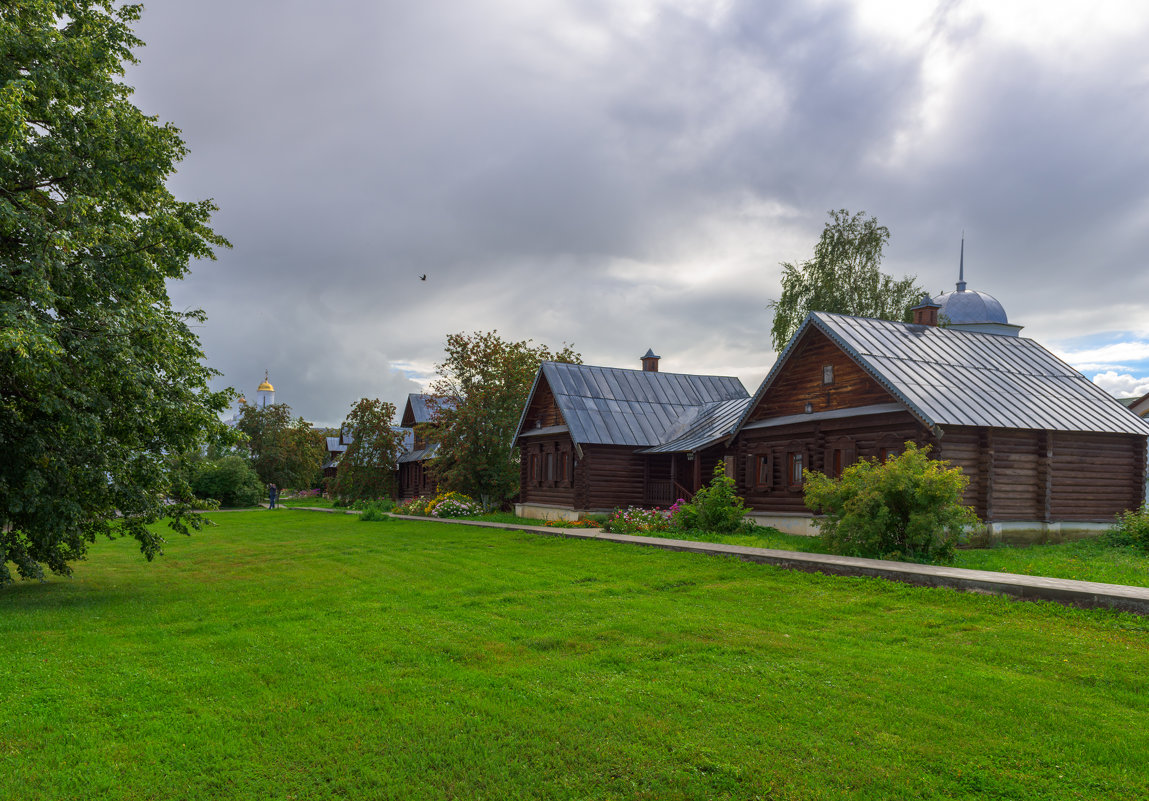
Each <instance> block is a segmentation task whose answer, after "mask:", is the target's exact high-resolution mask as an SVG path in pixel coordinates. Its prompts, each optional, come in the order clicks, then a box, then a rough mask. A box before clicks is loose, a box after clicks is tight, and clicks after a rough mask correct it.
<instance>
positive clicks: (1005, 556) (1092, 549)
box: [650, 527, 1149, 587]
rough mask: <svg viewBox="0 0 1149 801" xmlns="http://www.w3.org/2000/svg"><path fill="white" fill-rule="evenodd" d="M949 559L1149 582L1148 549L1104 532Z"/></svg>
mask: <svg viewBox="0 0 1149 801" xmlns="http://www.w3.org/2000/svg"><path fill="white" fill-rule="evenodd" d="M650 536H662V537H670V538H677V539H687V540H697V541H702V542H723V543H728V544H730V545H744V546H747V547H751V548H773V549H775V550H780V551H802V552H804V553H826V552H827V551H826V549H825V548H824V547H823V545H822V543H821V541H820V540H819V539H818V538H817V537H803V536H797V535H793V534H783V533H782V532H780V531H778V530H776V529H772V528H765V527H763V528H762V529H761V530H760V531H756V532H754V533H752V534H731V535H721V534H710V533H705V532H685V533H684V532H670V533H666V534H653V535H650ZM949 564H952V565H953V566H954V567H964V568H969V569H971V570H992V571H994V572H998V573H1020V574H1023V575H1028V576H1049V577H1051V578H1067V579H1077V580H1079V581H1098V582H1102V583H1104V584H1126V585H1129V586H1132V587H1149V553H1146V552H1145V551H1141V550H1138V549H1136V548H1130V547H1112V546H1110V545H1107V544H1106V542H1105V540H1104V538H1103V537H1093V538H1089V539H1084V540H1078V541H1075V542H1065V543H1059V544H1056V545H1030V546H1004V545H1003V546H997V547H993V548H960V549H958V551H957V553H956V555H955V557H954V561H953V562H951V563H949Z"/></svg>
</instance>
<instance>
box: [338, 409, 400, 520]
mask: <svg viewBox="0 0 1149 801" xmlns="http://www.w3.org/2000/svg"><path fill="white" fill-rule="evenodd" d="M343 428H344V430H346V431H349V432H351V443H350V444H349V445H348V446H347V450H346V451H344V452H343V456H342V457H340V459H339V470H338V471H337V472H336V473H335V484H334V490H335V494H336V495H338V496H339V497H340V498H344V499H346V500H351V501H358V500H375V499H377V498H389V497H391V495H392V494H393V493H394V491H395V464H396V461H397V460H398V459H399V454H400V453H401V452H402V450H403V432H402V430H400V429H397V428H396V427H395V404H393V403H387V402H386V401H381V400H378V399H375V400H371V399H368V398H361V399H359V400H358V401H356V402H355V403H354V404H353V405H352V406H351V413H350V414H348V415H347V419H346V420H344V421H343Z"/></svg>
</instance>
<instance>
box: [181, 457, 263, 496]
mask: <svg viewBox="0 0 1149 801" xmlns="http://www.w3.org/2000/svg"><path fill="white" fill-rule="evenodd" d="M192 492H194V493H195V495H196V497H197V498H204V499H211V500H214V501H218V502H219V504H220V505H221V506H255V505H256V504H257V503H259V501H260V499H262V498H263V497H264V487H263V482H261V481H260V480H259V475H258V474H257V473H256V472H255V470H254V469H252V466H251V464H250V463H249V462H248V461H247V459H245V458H243V457H242V456H237V455H235V454H232V455H230V456H223V457H220V458H219V459H211V460H207V461H204V462H200V463H199V464H198V465H196V467H195V471H194V473H193V475H192Z"/></svg>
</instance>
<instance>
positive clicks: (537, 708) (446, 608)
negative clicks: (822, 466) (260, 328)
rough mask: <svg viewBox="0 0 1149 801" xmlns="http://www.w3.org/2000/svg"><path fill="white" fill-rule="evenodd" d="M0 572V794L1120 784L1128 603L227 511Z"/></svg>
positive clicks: (1141, 746) (1135, 767)
mask: <svg viewBox="0 0 1149 801" xmlns="http://www.w3.org/2000/svg"><path fill="white" fill-rule="evenodd" d="M216 519H217V522H218V526H217V527H215V528H212V529H210V530H207V531H204V532H201V533H198V534H196V535H194V536H193V537H192V538H190V539H188V538H174V537H173V539H172V541H171V542H170V544H169V547H168V548H167V554H166V555H165V556H163V557H161V558H160V559H159V560H157V561H156V562H155V563H152V564H147V563H145V562H143V560H142V559H141V558H140V556H139V554H138V553H137V552H136V548H135V547H134V543H132V542H128V541H117V542H111V543H109V542H103V543H100V544H98V545H97V546H96V547H95V548H94V549H93V552H92V555H91V558H90V559H89V561H87V562H85V563H81V564H79V565H78V566H77V573H76V577H75V578H74V579H71V580H67V579H59V578H53V579H51V580H49V581H48V582H46V583H21V584H18V585H16V586H13V587H8V588H5V589H2V590H0V632H2V634H3V643H4V653H3V657H0V709H2V710H3V715H2V716H0V798H17V797H19V798H28V799H56V798H109V799H168V798H171V799H175V798H180V799H183V798H189V799H209V798H245V799H246V798H250V799H289V798H299V799H303V798H428V799H431V798H466V799H478V798H490V799H509V798H548V799H549V798H558V799H565V798H572V799H574V798H620V799H621V798H648V799H676V798H740V799H741V798H773V799H799V798H801V799H806V798H819V799H820V798H865V799H891V798H897V799H901V798H970V799H973V798H979V799H980V798H999V799H1005V798H1009V799H1072V798H1080V799H1122V800H1123V801H1124V800H1125V799H1133V798H1145V797H1149V765H1147V764H1146V754H1149V621H1147V620H1145V619H1142V618H1138V617H1134V616H1130V615H1122V614H1117V613H1111V612H1098V611H1082V610H1074V609H1066V608H1062V607H1058V606H1052V605H1044V604H1031V603H1017V602H1011V601H1008V600H1005V599H1001V598H996V597H986V596H978V595H964V594H959V593H956V592H952V591H947V590H931V589H924V588H914V587H908V586H904V585H899V584H892V583H887V582H882V581H878V580H870V579H842V578H831V577H826V576H820V575H807V574H802V573H790V572H785V571H782V570H779V569H776V568H772V567H768V566H762V565H753V564H748V563H743V562H738V561H734V560H727V559H719V558H713V557H703V556H698V555H692V554H681V553H672V552H665V551H660V550H656V549H649V548H638V547H633V546H624V545H615V544H611V543H605V542H595V541H573V540H566V539H562V538H552V537H544V536H537V535H527V534H522V533H516V532H507V531H499V530H488V529H477V528H474V527H467V526H450V525H443V524H437V523H431V522H427V523H424V522H406V521H391V522H380V523H366V522H360V521H358V520H357V519H356V518H354V517H350V516H343V515H326V514H304V513H299V512H290V511H286V510H285V511H282V512H268V511H256V512H249V513H245V512H234V513H228V514H220V515H218V516H217V518H216Z"/></svg>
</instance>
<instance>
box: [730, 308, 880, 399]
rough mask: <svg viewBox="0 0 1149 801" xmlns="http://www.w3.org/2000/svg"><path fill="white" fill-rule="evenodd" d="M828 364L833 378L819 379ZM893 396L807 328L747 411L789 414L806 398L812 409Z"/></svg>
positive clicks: (813, 330)
mask: <svg viewBox="0 0 1149 801" xmlns="http://www.w3.org/2000/svg"><path fill="white" fill-rule="evenodd" d="M825 365H832V366H833V368H834V381H833V383H831V384H823V383H822V368H823V367H824V366H825ZM892 400H894V398H893V396H891V395H890V393H889V392H887V391H886V390H885V389H884V388H883V387H882V386H881V385H880V384H879V383H878V382H877V381H875V380H874V379H872V378H870V376H869V374H868V373H866V371H865V370H863V369H862V368H861V367H859V366H858V365H857V364H856V363H855V362H854V360H853V359H851V358H850V357H849V356H847V355H846V354H845V353H844V352H843V351H842V350H841V349H840V348H839V347H838V346H837V345H835V344H834V343H833V342H832V341H831V340H830V339H829V338H828V337H827V336H826V335H825V334H823V333H822V332H821V331H819V330H818V329H817V328H809V329H808V330H807V331H806V333H805V334H804V335H803V338H802V340H801V341H800V342H799V343H798V345H797V348H796V349H795V351H794V352H793V353H792V354H791V355H790V358H789V360H788V361H787V363H786V365H785V366H784V367H783V368H782V371H781V372H780V373H779V374H778V375H777V376H775V378H774V381H773V383H772V384H771V385H770V390H769V391H768V392H767V393H766V396H765V397H764V398H762V399H761V400H760V401H759V403H758V406H757V407H756V408H755V409H754V411H753V412H752V413H751V414H750V417H749V420H751V421H755V420H766V419H768V418H771V417H782V416H785V415H789V414H802V413H803V412H804V411H805V410H806V402H807V401H809V402H810V403H811V404H812V405H813V407H814V408H813V411H815V412H821V411H826V410H827V409H844V408H855V407H858V406H870V405H873V404H876V403H889V402H891V401H892Z"/></svg>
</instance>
